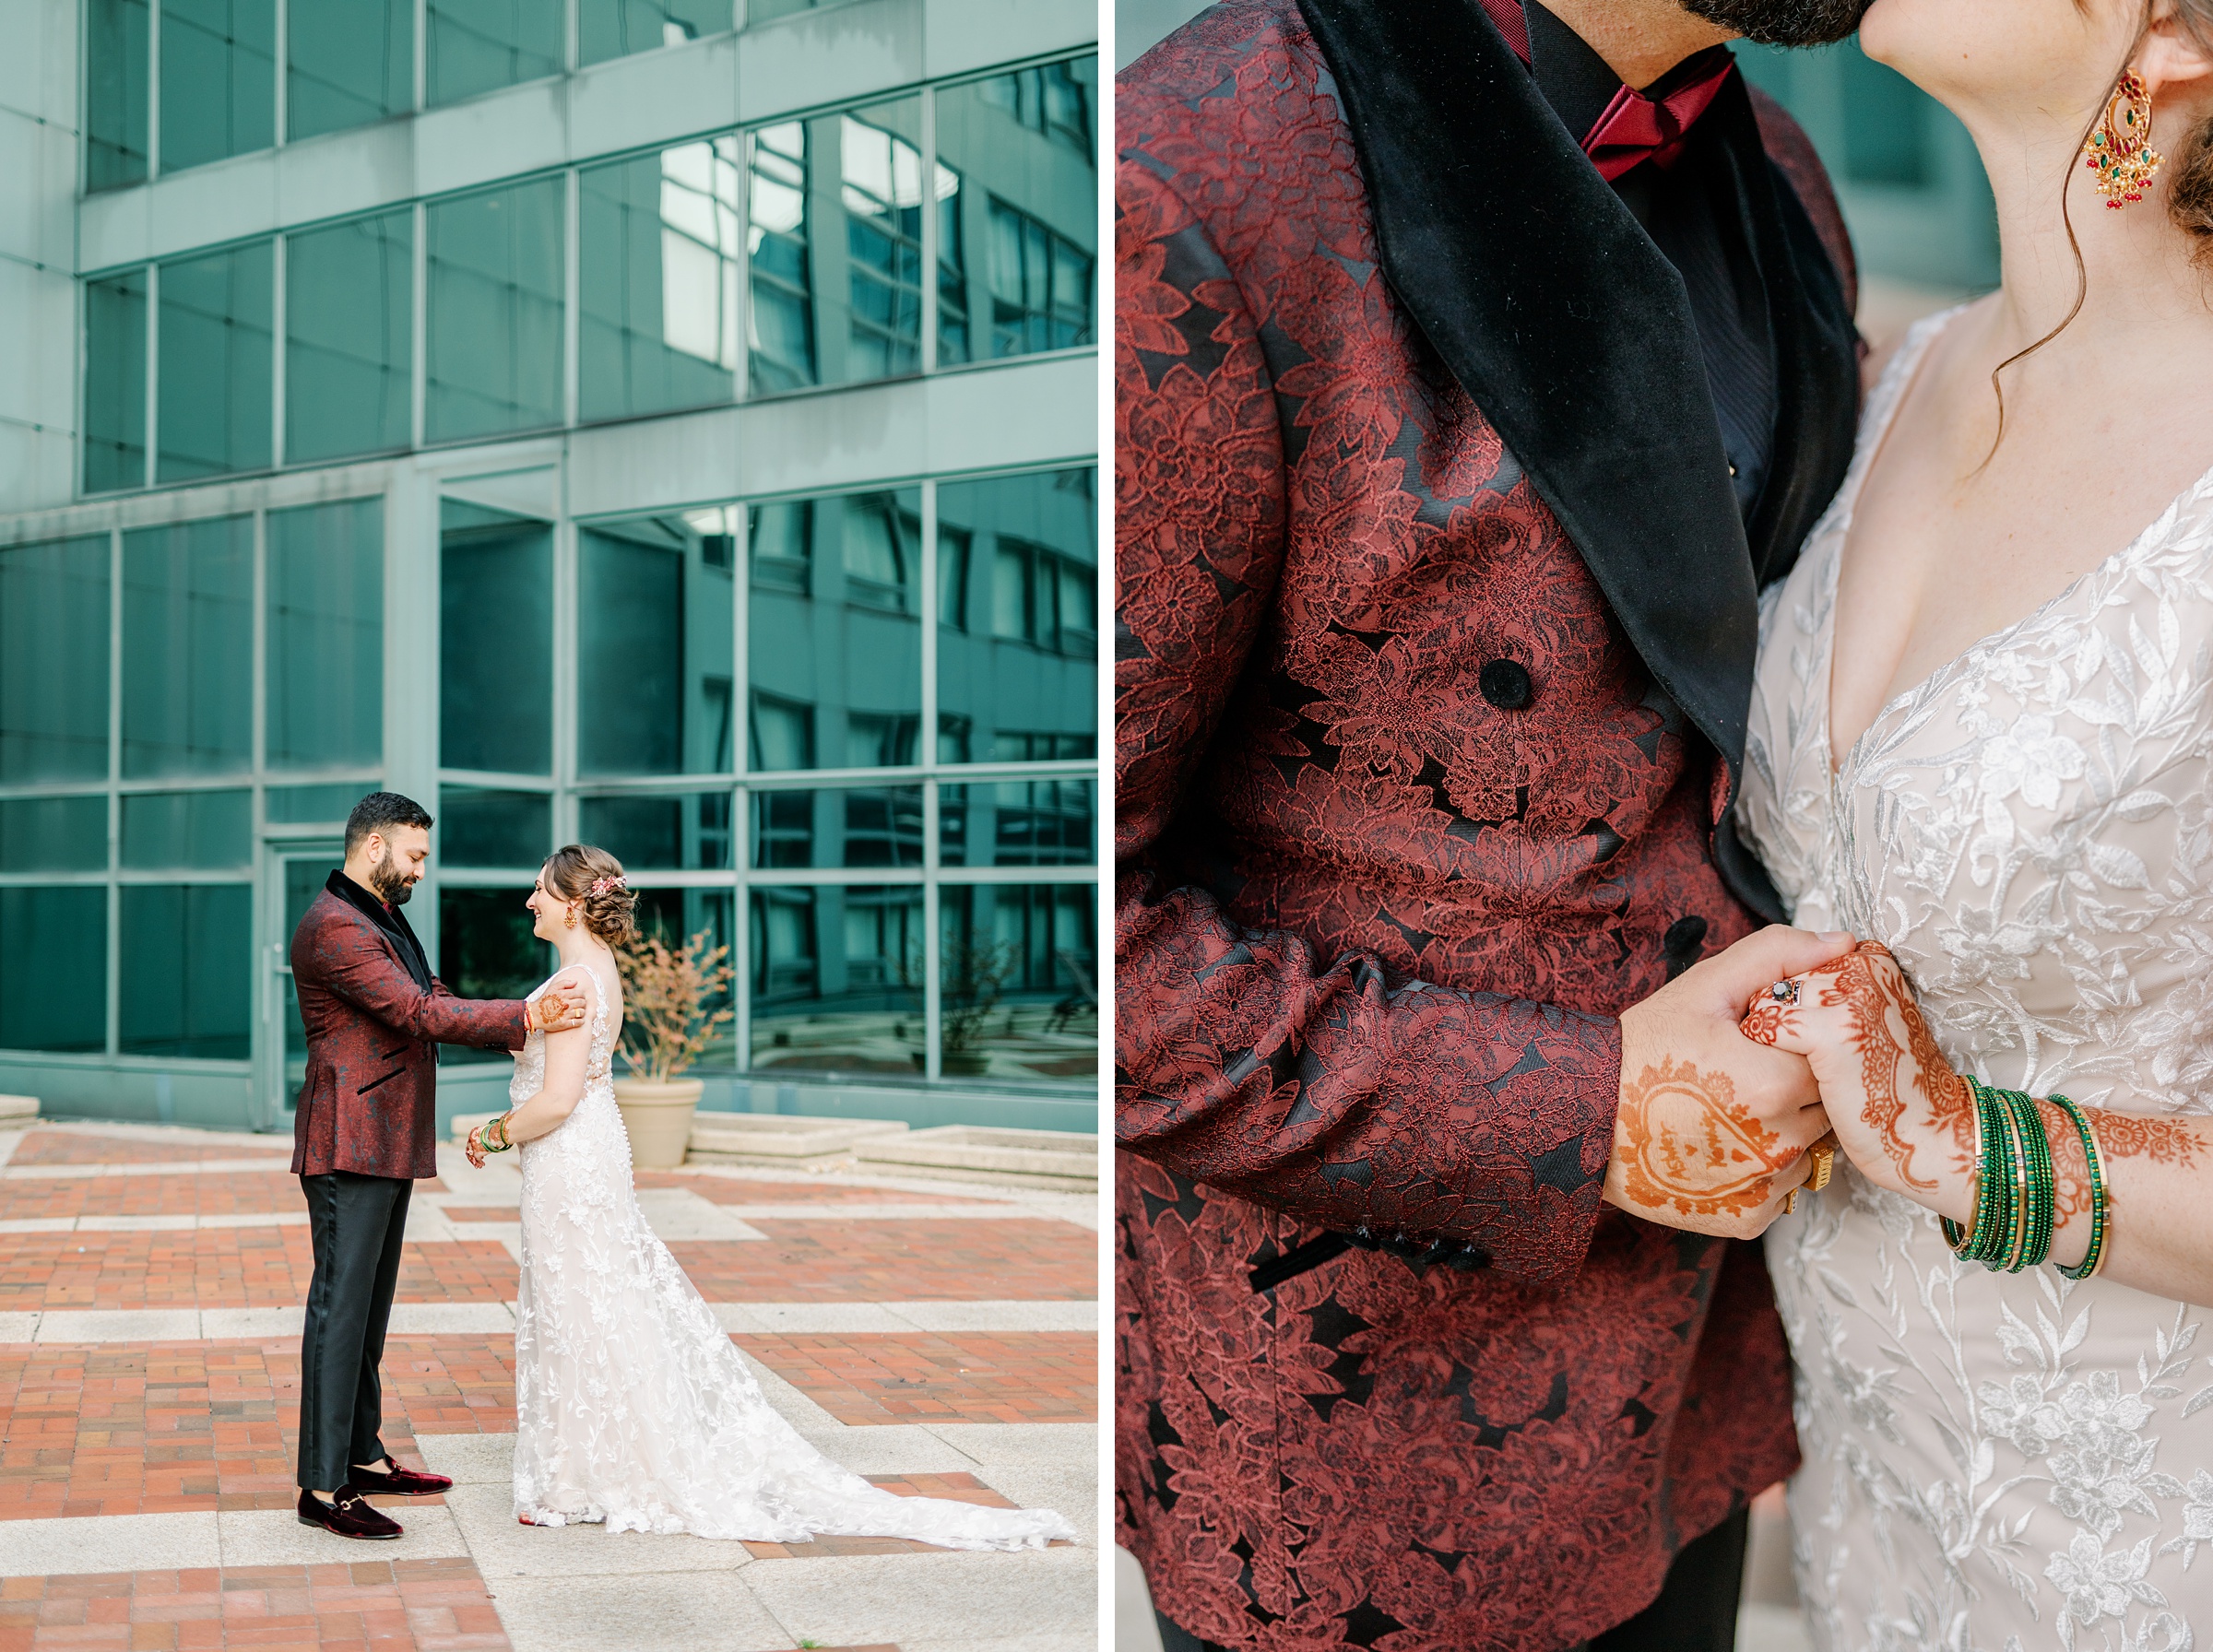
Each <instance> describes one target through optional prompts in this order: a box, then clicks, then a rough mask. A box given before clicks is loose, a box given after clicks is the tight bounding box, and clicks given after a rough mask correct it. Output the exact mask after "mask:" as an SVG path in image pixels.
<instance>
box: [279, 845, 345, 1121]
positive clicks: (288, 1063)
mask: <svg viewBox="0 0 2213 1652" xmlns="http://www.w3.org/2000/svg"><path fill="white" fill-rule="evenodd" d="M341 858H343V856H342V855H341V852H340V848H339V844H338V841H337V839H336V838H332V839H330V840H329V841H328V842H323V841H320V840H318V841H315V842H313V843H304V844H302V843H289V844H271V845H270V847H269V857H268V888H267V891H266V896H265V898H264V900H263V901H262V905H261V909H262V913H263V914H264V917H263V922H264V924H265V925H266V929H265V931H264V933H263V935H262V938H261V939H262V944H261V956H262V964H263V967H262V972H261V974H262V992H261V1003H262V1017H263V1025H262V1029H261V1032H262V1037H261V1048H262V1051H263V1056H262V1063H261V1068H262V1082H261V1091H262V1094H261V1127H262V1128H263V1129H265V1130H267V1129H280V1128H284V1127H289V1126H290V1123H291V1118H292V1107H293V1103H294V1102H295V1101H296V1100H297V1099H298V1097H299V1094H300V1086H301V1085H302V1083H303V1082H305V1080H306V1078H307V1032H306V1029H305V1028H303V1027H302V1025H301V1023H300V995H299V994H298V993H297V992H296V991H294V990H293V987H292V931H293V930H295V929H297V928H298V927H299V926H300V920H301V919H302V917H304V916H305V915H306V914H307V909H308V907H309V905H311V904H312V903H314V898H315V897H316V896H317V895H319V894H321V893H322V892H323V885H324V883H325V881H326V880H327V879H329V877H330V874H331V872H332V871H333V870H334V869H335V868H336V867H337V865H338V862H339V861H340V859H341Z"/></svg>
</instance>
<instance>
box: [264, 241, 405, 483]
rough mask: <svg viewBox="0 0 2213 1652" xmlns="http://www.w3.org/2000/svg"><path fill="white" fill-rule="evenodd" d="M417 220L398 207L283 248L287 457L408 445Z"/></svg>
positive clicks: (320, 456) (297, 458) (296, 459)
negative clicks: (378, 215) (393, 210)
mask: <svg viewBox="0 0 2213 1652" xmlns="http://www.w3.org/2000/svg"><path fill="white" fill-rule="evenodd" d="M414 248H415V218H414V214H413V213H412V212H409V211H406V210H402V211H399V212H387V213H385V214H383V215H382V216H380V217H377V218H356V219H354V220H353V221H352V222H351V223H345V224H334V225H332V226H331V227H330V228H328V229H326V230H308V231H306V232H305V233H303V234H300V235H294V236H292V237H290V240H289V241H287V242H286V243H285V253H284V258H285V266H284V291H285V310H284V333H285V346H284V372H285V392H284V456H285V458H286V460H287V461H288V462H290V463H292V464H299V463H301V462H302V461H305V460H311V459H336V458H342V457H345V456H347V455H349V454H373V453H385V452H390V451H392V450H394V449H397V448H403V447H405V446H407V445H408V425H409V422H410V417H411V415H410V410H409V407H408V387H409V384H410V382H411V380H410V375H411V374H412V372H414V367H413V357H412V352H413V348H414V342H413V340H414V326H415V297H414V294H415V275H414V265H413V260H414Z"/></svg>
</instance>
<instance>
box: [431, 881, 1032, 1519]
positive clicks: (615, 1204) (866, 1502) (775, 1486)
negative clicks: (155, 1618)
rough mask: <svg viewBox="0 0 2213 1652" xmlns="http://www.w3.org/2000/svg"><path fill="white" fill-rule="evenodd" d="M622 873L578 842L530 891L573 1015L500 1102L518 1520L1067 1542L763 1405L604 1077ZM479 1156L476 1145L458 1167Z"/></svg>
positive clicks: (616, 1010)
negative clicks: (656, 1222)
mask: <svg viewBox="0 0 2213 1652" xmlns="http://www.w3.org/2000/svg"><path fill="white" fill-rule="evenodd" d="M631 904H632V897H631V895H630V892H629V891H628V890H627V888H625V887H624V886H623V884H622V883H621V864H620V863H619V862H617V861H616V860H615V859H614V857H613V856H611V855H608V854H607V853H606V852H605V851H604V850H598V849H592V848H585V847H575V846H572V847H570V848H567V849H563V850H562V851H561V852H560V853H558V854H557V855H554V856H553V858H552V859H550V860H549V861H548V862H547V863H546V867H545V869H544V870H543V872H541V873H540V875H539V879H538V889H537V891H535V892H534V893H533V894H532V896H531V899H530V907H531V911H532V913H533V914H534V916H535V917H536V918H537V920H538V922H537V931H538V935H539V936H540V937H541V938H544V939H547V940H550V941H552V942H553V943H554V944H555V945H556V946H557V947H558V948H559V950H560V952H561V957H562V970H561V971H560V973H558V974H557V975H555V976H554V979H555V980H564V979H574V980H578V981H581V982H582V983H583V985H584V991H585V994H586V1005H587V1010H586V1023H585V1025H584V1026H583V1027H580V1028H576V1029H574V1030H573V1031H571V1032H562V1033H556V1034H554V1035H553V1036H552V1037H551V1038H548V1037H547V1035H546V1034H544V1033H542V1032H534V1033H532V1034H531V1035H530V1039H529V1042H528V1043H527V1044H525V1045H524V1047H523V1049H522V1050H521V1052H520V1053H519V1054H518V1055H517V1056H516V1057H515V1080H514V1083H513V1085H512V1086H511V1088H510V1090H509V1092H508V1093H509V1096H510V1098H511V1100H512V1102H513V1103H514V1107H513V1109H512V1110H511V1111H510V1113H509V1114H508V1115H506V1118H507V1121H508V1128H509V1130H510V1131H511V1132H512V1135H513V1139H514V1140H515V1141H516V1142H517V1143H519V1144H520V1147H521V1159H522V1174H523V1200H522V1228H523V1265H522V1289H521V1297H520V1301H519V1304H518V1310H517V1323H516V1327H515V1515H516V1517H517V1518H518V1519H520V1520H522V1521H523V1522H524V1523H525V1524H527V1525H534V1526H561V1525H566V1524H573V1523H576V1522H602V1521H603V1522H605V1523H606V1525H607V1528H608V1529H609V1530H610V1531H647V1532H689V1533H692V1535H694V1536H697V1537H704V1538H731V1539H750V1540H757V1541H764V1542H781V1543H790V1542H802V1541H805V1540H809V1539H811V1538H812V1537H814V1536H815V1535H817V1534H818V1533H829V1534H839V1535H845V1536H856V1537H894V1538H911V1539H915V1540H918V1541H921V1542H926V1543H934V1544H938V1545H941V1546H942V1547H945V1548H949V1549H1002V1550H1012V1549H1035V1548H1042V1547H1044V1546H1045V1545H1046V1544H1047V1542H1050V1541H1052V1540H1055V1539H1073V1538H1074V1536H1075V1532H1074V1530H1073V1528H1071V1526H1070V1525H1069V1523H1068V1522H1067V1521H1066V1520H1065V1519H1063V1518H1062V1517H1061V1516H1059V1515H1058V1514H1055V1513H1054V1512H1053V1511H1051V1510H1049V1509H1006V1508H985V1507H979V1506H977V1505H976V1504H966V1503H956V1502H951V1501H947V1500H944V1499H940V1498H926V1497H901V1496H898V1495H896V1494H895V1493H890V1492H886V1491H883V1490H882V1489H880V1488H878V1487H876V1486H873V1485H870V1483H869V1482H868V1481H865V1480H863V1479H862V1478H861V1477H860V1476H859V1475H858V1474H854V1473H850V1472H848V1471H847V1470H846V1469H843V1468H841V1467H839V1466H838V1465H837V1464H836V1463H834V1462H832V1461H831V1460H830V1459H829V1458H828V1457H824V1456H823V1455H822V1453H821V1452H819V1451H817V1450H815V1449H814V1447H813V1446H811V1445H809V1444H808V1443H807V1442H806V1441H805V1440H804V1439H803V1438H801V1437H800V1435H799V1434H798V1433H797V1432H796V1431H795V1430H794V1429H793V1428H792V1427H791V1425H790V1424H789V1423H787V1422H785V1421H784V1419H783V1418H782V1417H780V1416H778V1415H777V1414H776V1412H775V1410H773V1409H771V1407H770V1406H769V1403H768V1401H767V1400H766V1399H765V1398H763V1396H762V1393H761V1387H760V1385H759V1384H758V1383H757V1382H756V1381H755V1380H754V1378H753V1375H752V1373H751V1370H749V1369H748V1368H747V1366H746V1363H745V1360H744V1357H743V1356H742V1355H741V1354H740V1352H739V1351H738V1350H737V1348H736V1347H735V1346H734V1345H733V1344H732V1343H731V1341H730V1339H729V1336H728V1333H727V1332H726V1331H724V1330H723V1328H722V1327H721V1326H720V1325H719V1324H717V1323H716V1317H715V1314H714V1312H713V1310H712V1309H710V1308H709V1307H708V1306H707V1304H705V1303H704V1301H703V1300H701V1297H700V1294H699V1292H698V1291H697V1290H696V1289H694V1288H693V1286H692V1281H691V1280H689V1279H688V1278H687V1277H685V1274H684V1271H683V1269H682V1268H680V1267H678V1266H677V1263H676V1259H675V1258H674V1257H671V1256H670V1255H669V1249H668V1246H666V1245H663V1244H662V1243H661V1241H660V1240H659V1239H658V1238H657V1237H656V1236H655V1234H654V1233H653V1230H652V1229H651V1228H650V1227H648V1226H647V1225H646V1222H645V1216H644V1214H643V1213H642V1212H641V1211H640V1209H639V1208H638V1202H637V1198H636V1196H635V1194H634V1193H633V1189H632V1184H631V1172H630V1142H629V1138H628V1137H627V1136H626V1135H625V1134H624V1131H623V1127H622V1116H621V1112H620V1111H619V1110H618V1109H617V1107H616V1105H615V1095H614V1085H613V1079H612V1068H611V1062H612V1057H613V1054H614V1049H615V1044H616V1042H617V1038H618V1035H619V1033H620V1032H621V1022H622V996H621V977H620V975H619V973H618V972H617V970H616V967H615V960H614V955H613V953H612V952H611V951H610V950H609V947H608V945H607V943H606V941H605V940H604V939H602V938H601V936H602V935H620V934H621V933H622V932H623V931H624V930H626V929H627V927H628V926H629V916H630V907H631ZM549 985H550V983H549ZM544 990H545V987H544V986H540V987H539V988H538V992H543V991H544ZM537 996H538V994H537V993H533V994H532V995H531V997H537ZM494 1129H495V1133H494V1135H493V1142H494V1143H495V1144H496V1142H497V1140H498V1136H497V1134H496V1127H494ZM478 1152H479V1138H478V1137H477V1136H472V1138H471V1141H470V1155H471V1157H472V1158H476V1157H477V1155H478Z"/></svg>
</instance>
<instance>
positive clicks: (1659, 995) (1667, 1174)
mask: <svg viewBox="0 0 2213 1652" xmlns="http://www.w3.org/2000/svg"><path fill="white" fill-rule="evenodd" d="M1851 946H1852V937H1850V936H1849V935H1841V934H1837V935H1816V934H1814V933H1813V932H1812V931H1810V930H1805V929H1793V928H1789V927H1787V926H1783V925H1780V924H1778V925H1775V926H1771V927H1769V928H1766V929H1762V930H1760V931H1758V932H1757V933H1756V934H1753V935H1749V936H1746V938H1744V939H1743V940H1740V941H1738V942H1737V943H1736V945H1734V946H1733V947H1731V948H1729V949H1728V950H1726V951H1723V952H1720V953H1717V954H1716V955H1715V956H1713V957H1711V958H1710V959H1707V960H1706V961H1705V962H1702V963H1698V964H1694V965H1692V966H1691V967H1690V968H1689V969H1687V970H1686V971H1684V973H1682V974H1681V975H1679V976H1677V977H1676V978H1675V980H1673V981H1671V982H1669V983H1668V984H1667V985H1665V986H1663V987H1662V988H1661V989H1660V990H1659V991H1658V992H1656V993H1654V994H1653V995H1652V996H1651V997H1649V998H1647V999H1645V1000H1644V1001H1643V1002H1642V1003H1640V1004H1637V1005H1633V1006H1631V1007H1630V1008H1629V1009H1627V1010H1625V1011H1624V1012H1623V1014H1622V1017H1621V1106H1620V1111H1619V1113H1618V1114H1617V1115H1615V1127H1614V1158H1613V1162H1612V1163H1611V1164H1609V1165H1608V1166H1607V1169H1606V1192H1605V1197H1606V1201H1607V1202H1608V1203H1609V1204H1613V1205H1615V1206H1618V1207H1619V1208H1620V1209H1624V1210H1627V1212H1629V1214H1631V1215H1632V1216H1640V1217H1643V1218H1644V1219H1645V1220H1647V1221H1656V1222H1661V1223H1663V1224H1664V1225H1666V1226H1668V1227H1675V1228H1687V1229H1690V1230H1691V1231H1693V1232H1695V1233H1718V1234H1722V1235H1724V1236H1726V1237H1729V1238H1733V1239H1749V1238H1752V1237H1754V1236H1756V1235H1757V1234H1758V1233H1762V1232H1764V1231H1765V1230H1766V1228H1767V1226H1768V1224H1769V1222H1770V1221H1774V1220H1775V1216H1776V1213H1777V1212H1778V1211H1780V1210H1781V1208H1782V1201H1783V1199H1784V1198H1785V1197H1787V1196H1788V1195H1789V1194H1790V1193H1791V1192H1792V1191H1793V1190H1794V1189H1795V1188H1796V1187H1797V1186H1799V1185H1800V1184H1801V1183H1803V1182H1804V1181H1805V1179H1806V1176H1807V1174H1809V1169H1810V1167H1809V1166H1808V1164H1807V1162H1806V1160H1805V1150H1806V1149H1807V1148H1809V1147H1811V1146H1812V1145H1813V1144H1814V1143H1815V1142H1817V1141H1818V1140H1819V1139H1821V1138H1822V1137H1823V1136H1825V1135H1826V1134H1828V1117H1827V1116H1826V1115H1825V1114H1824V1113H1823V1112H1822V1108H1821V1092H1820V1089H1819V1087H1818V1085H1817V1083H1816V1081H1815V1078H1814V1074H1813V1071H1812V1069H1811V1068H1809V1067H1808V1065H1807V1063H1806V1062H1805V1059H1804V1058H1803V1057H1801V1056H1793V1055H1789V1054H1786V1053H1784V1052H1782V1051H1781V1050H1775V1049H1769V1048H1763V1047H1761V1046H1760V1045H1759V1044H1756V1043H1754V1042H1752V1041H1750V1040H1748V1039H1747V1038H1746V1037H1745V1036H1744V1034H1743V1033H1742V1032H1739V1030H1738V1025H1737V1023H1738V1021H1739V1019H1740V1018H1741V1017H1742V1016H1743V1015H1744V1012H1745V1006H1746V1004H1747V1003H1748V1002H1750V1000H1751V998H1752V997H1753V995H1754V994H1755V993H1756V992H1758V991H1760V990H1762V989H1764V988H1766V987H1767V986H1769V985H1770V984H1772V983H1774V982H1776V981H1780V980H1782V979H1785V978H1786V977H1788V976H1792V975H1796V974H1801V973H1805V971H1807V970H1810V969H1813V968H1816V967H1817V966H1818V965H1820V964H1823V963H1826V962H1829V961H1830V960H1832V959H1834V958H1837V957H1839V956H1842V955H1848V954H1849V952H1850V950H1851Z"/></svg>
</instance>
